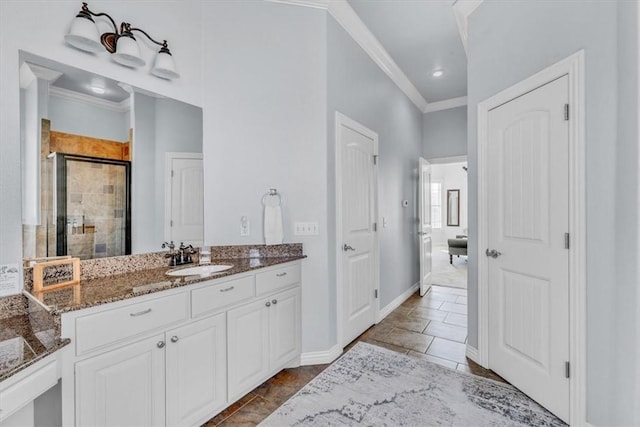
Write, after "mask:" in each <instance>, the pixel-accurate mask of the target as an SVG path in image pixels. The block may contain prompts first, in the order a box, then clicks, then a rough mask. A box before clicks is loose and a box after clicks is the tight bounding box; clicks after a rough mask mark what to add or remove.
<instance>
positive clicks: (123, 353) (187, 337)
mask: <svg viewBox="0 0 640 427" xmlns="http://www.w3.org/2000/svg"><path fill="white" fill-rule="evenodd" d="M225 339H226V327H225V316H224V314H218V315H216V316H213V317H209V318H206V319H203V320H200V321H197V322H194V323H192V324H189V325H186V326H182V327H179V328H175V329H172V330H170V331H167V332H165V333H164V334H160V335H154V336H152V337H150V338H146V339H143V340H140V341H137V342H135V343H132V344H128V345H126V346H124V347H121V348H119V349H117V350H112V351H109V352H107V353H104V354H101V355H98V356H94V357H90V358H88V359H85V360H83V361H81V362H78V363H77V364H76V392H77V394H76V410H77V420H76V425H80V426H85V425H86V426H89V425H90V426H124V425H135V426H160V425H165V417H166V425H170V426H177V425H194V424H196V423H197V422H199V421H200V419H201V418H202V417H206V416H207V415H208V414H210V413H211V412H212V411H215V410H216V409H221V408H223V407H224V405H225V403H226V393H225V391H226V387H225V383H226V346H225Z"/></svg>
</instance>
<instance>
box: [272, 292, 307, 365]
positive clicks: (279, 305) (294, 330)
mask: <svg viewBox="0 0 640 427" xmlns="http://www.w3.org/2000/svg"><path fill="white" fill-rule="evenodd" d="M270 300H271V307H270V309H269V345H270V351H269V354H270V369H271V370H272V371H273V370H274V369H277V368H278V367H280V366H283V365H284V364H285V363H287V362H289V361H291V360H292V359H293V358H295V357H296V356H297V355H299V354H300V350H301V347H302V343H301V335H300V324H301V323H300V288H296V289H292V290H290V291H285V292H281V293H279V294H276V295H274V296H272V297H271V298H270Z"/></svg>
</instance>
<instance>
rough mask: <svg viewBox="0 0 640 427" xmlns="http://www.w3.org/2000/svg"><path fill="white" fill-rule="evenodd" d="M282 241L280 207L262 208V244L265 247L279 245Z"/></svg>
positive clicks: (282, 230) (282, 231)
mask: <svg viewBox="0 0 640 427" xmlns="http://www.w3.org/2000/svg"><path fill="white" fill-rule="evenodd" d="M283 239H284V229H283V226H282V209H281V208H280V206H269V205H267V206H265V207H264V243H265V244H267V245H279V244H281V243H282V240H283Z"/></svg>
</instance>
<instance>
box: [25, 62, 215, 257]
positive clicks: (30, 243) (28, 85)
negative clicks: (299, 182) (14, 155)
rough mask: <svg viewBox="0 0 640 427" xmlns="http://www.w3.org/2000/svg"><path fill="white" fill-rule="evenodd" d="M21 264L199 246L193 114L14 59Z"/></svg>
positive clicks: (115, 85)
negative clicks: (167, 246)
mask: <svg viewBox="0 0 640 427" xmlns="http://www.w3.org/2000/svg"><path fill="white" fill-rule="evenodd" d="M20 128H21V150H22V165H21V166H22V172H23V180H22V182H23V184H22V186H23V188H22V190H23V191H22V194H23V205H22V212H23V215H22V217H23V221H22V222H23V256H24V258H40V257H53V256H62V255H71V256H74V257H79V258H81V259H89V258H99V257H106V256H116V255H125V254H131V253H144V252H157V251H159V250H161V249H160V246H161V244H162V242H163V241H171V240H173V241H175V242H177V243H178V244H179V242H182V241H184V242H185V244H192V245H194V246H196V245H202V243H203V226H202V224H203V201H202V199H203V182H202V110H201V109H200V108H198V107H195V106H192V105H189V104H185V103H183V102H180V101H177V100H173V99H168V98H165V97H162V96H159V95H156V94H153V93H150V92H147V91H142V90H139V89H136V88H132V87H131V86H129V85H127V84H123V83H119V82H116V81H114V80H111V79H108V78H105V77H103V76H99V75H95V74H92V73H89V72H87V71H83V70H79V69H77V68H74V67H71V66H68V65H65V64H60V63H58V62H55V61H52V60H48V59H45V58H42V57H38V56H35V55H32V54H29V53H27V52H20Z"/></svg>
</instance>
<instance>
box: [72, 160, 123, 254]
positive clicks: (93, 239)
mask: <svg viewBox="0 0 640 427" xmlns="http://www.w3.org/2000/svg"><path fill="white" fill-rule="evenodd" d="M125 185H126V182H125V174H124V168H123V167H121V166H114V165H107V164H97V163H89V162H84V161H69V162H68V163H67V248H68V249H67V252H68V254H69V255H73V256H77V257H79V258H81V259H88V258H101V257H106V256H116V255H122V254H124V251H125V226H126V223H125V197H126V188H125Z"/></svg>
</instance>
